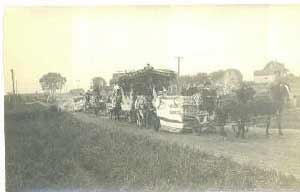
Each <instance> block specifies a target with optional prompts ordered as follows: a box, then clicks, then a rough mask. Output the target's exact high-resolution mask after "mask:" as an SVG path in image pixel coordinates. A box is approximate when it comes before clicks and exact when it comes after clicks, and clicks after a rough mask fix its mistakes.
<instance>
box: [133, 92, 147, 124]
mask: <svg viewBox="0 0 300 192" xmlns="http://www.w3.org/2000/svg"><path fill="white" fill-rule="evenodd" d="M147 107H148V101H147V98H146V96H144V95H139V96H137V97H136V100H135V103H134V109H135V112H136V118H137V119H136V120H137V125H138V126H139V127H145V126H146V113H147Z"/></svg>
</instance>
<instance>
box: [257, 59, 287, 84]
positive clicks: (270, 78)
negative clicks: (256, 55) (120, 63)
mask: <svg viewBox="0 0 300 192" xmlns="http://www.w3.org/2000/svg"><path fill="white" fill-rule="evenodd" d="M287 72H288V70H287V69H286V68H285V66H284V64H283V63H279V62H277V61H270V62H269V63H267V64H266V66H265V67H264V68H263V69H262V70H257V71H254V74H253V75H254V82H255V83H266V84H270V83H272V82H274V81H275V80H276V79H277V78H280V77H285V76H286V75H287Z"/></svg>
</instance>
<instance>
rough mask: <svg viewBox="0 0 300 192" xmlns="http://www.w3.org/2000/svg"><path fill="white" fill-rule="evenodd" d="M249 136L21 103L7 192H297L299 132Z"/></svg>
mask: <svg viewBox="0 0 300 192" xmlns="http://www.w3.org/2000/svg"><path fill="white" fill-rule="evenodd" d="M250 133H251V134H249V137H248V139H247V140H241V139H235V138H233V136H232V135H230V134H229V136H228V137H227V138H224V137H220V136H216V135H206V136H200V137H199V136H193V135H175V134H169V133H163V132H159V133H156V132H154V131H151V130H139V129H138V128H137V127H135V126H134V125H130V124H127V123H126V122H115V121H111V120H108V119H105V118H101V117H94V116H91V115H87V114H83V113H77V114H70V113H58V112H55V111H51V110H49V109H46V108H45V107H43V106H41V105H39V104H31V105H26V106H21V105H20V106H19V107H18V108H17V110H12V111H9V110H6V113H5V142H6V143H5V144H6V182H7V190H8V191H21V190H22V191H24V190H29V191H30V190H36V189H55V190H58V189H85V190H88V189H90V190H92V189H107V190H113V191H119V190H120V189H122V190H123V191H124V190H125V191H126V190H128V191H129V190H137V191H141V190H142V191H182V189H189V190H195V189H197V190H198V191H199V190H207V189H237V190H242V189H248V190H250V189H253V188H260V189H261V188H265V189H274V190H279V189H283V190H284V189H286V188H294V189H295V188H299V187H300V182H299V179H297V177H295V176H299V175H297V174H299V173H300V171H299V169H300V168H299V167H297V165H298V166H299V157H300V155H299V153H300V152H299V150H298V149H299V146H300V144H299V135H300V134H299V133H298V132H297V130H285V133H286V134H285V135H284V136H283V137H279V136H277V135H276V134H275V133H273V135H272V136H271V137H270V138H268V139H267V138H265V137H264V135H263V134H262V132H261V131H260V130H258V131H253V130H251V132H250ZM263 146H264V147H263ZM268 155H271V156H270V157H268ZM280 158H282V159H280ZM284 158H285V160H286V161H284ZM252 161H254V162H252ZM261 161H265V162H264V163H263V162H261ZM280 166H281V167H280ZM290 174H293V175H295V176H292V175H290Z"/></svg>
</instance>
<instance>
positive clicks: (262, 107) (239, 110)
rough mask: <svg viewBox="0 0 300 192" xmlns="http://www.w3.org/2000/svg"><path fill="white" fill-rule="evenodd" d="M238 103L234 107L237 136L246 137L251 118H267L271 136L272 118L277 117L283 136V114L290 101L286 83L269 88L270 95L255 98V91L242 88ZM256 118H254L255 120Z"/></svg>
mask: <svg viewBox="0 0 300 192" xmlns="http://www.w3.org/2000/svg"><path fill="white" fill-rule="evenodd" d="M237 96H238V98H237V100H238V103H237V105H236V106H234V107H233V108H234V110H233V111H234V113H235V117H238V132H237V136H239V135H240V133H241V136H242V137H244V133H245V124H246V122H249V121H250V119H251V117H253V116H254V117H259V116H266V117H267V123H266V124H267V125H266V135H269V128H270V124H271V118H272V116H274V117H275V119H276V122H277V126H278V133H279V135H282V134H283V133H282V126H281V121H282V113H283V111H284V108H285V106H286V104H287V102H288V100H289V86H288V84H286V83H283V82H278V83H275V84H274V85H272V86H271V87H270V88H269V91H268V95H265V96H255V92H253V89H252V88H251V87H250V86H248V87H243V86H242V88H240V89H239V90H238V91H237ZM255 119H256V118H254V120H255Z"/></svg>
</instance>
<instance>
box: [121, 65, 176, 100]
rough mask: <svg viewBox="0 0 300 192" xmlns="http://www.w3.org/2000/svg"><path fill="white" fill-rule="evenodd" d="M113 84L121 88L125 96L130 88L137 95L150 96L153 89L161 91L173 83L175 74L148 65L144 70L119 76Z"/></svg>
mask: <svg viewBox="0 0 300 192" xmlns="http://www.w3.org/2000/svg"><path fill="white" fill-rule="evenodd" d="M115 82H116V83H118V84H119V85H120V86H121V87H122V88H123V90H124V92H125V94H128V92H129V91H130V90H131V88H132V89H133V90H135V91H136V92H137V94H142V95H144V94H151V93H152V88H153V87H155V89H156V91H161V90H163V88H167V87H169V86H170V85H171V84H172V83H175V82H176V73H175V72H174V71H172V70H167V69H154V68H153V67H151V66H149V65H148V66H147V67H145V68H144V69H140V70H137V71H133V72H128V73H124V74H122V75H120V76H119V77H118V78H117V79H116V80H115Z"/></svg>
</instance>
